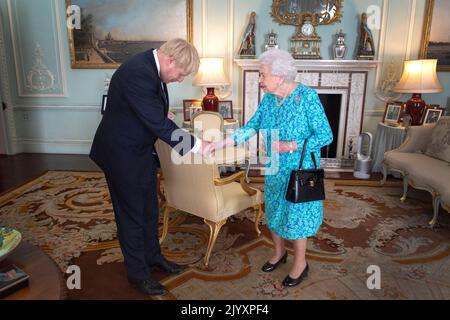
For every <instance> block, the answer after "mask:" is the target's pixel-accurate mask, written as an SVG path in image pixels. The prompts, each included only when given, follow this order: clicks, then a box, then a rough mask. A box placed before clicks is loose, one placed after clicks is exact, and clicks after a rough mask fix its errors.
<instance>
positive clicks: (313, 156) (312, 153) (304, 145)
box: [298, 139, 317, 170]
mask: <svg viewBox="0 0 450 320" xmlns="http://www.w3.org/2000/svg"><path fill="white" fill-rule="evenodd" d="M307 144H308V139H305V142H304V143H303V150H302V156H301V158H300V165H299V167H298V170H302V167H303V160H305V152H306V145H307ZM311 158H312V160H313V162H314V168H315V169H317V162H316V156H315V155H314V152H311Z"/></svg>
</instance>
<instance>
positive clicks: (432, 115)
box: [422, 108, 444, 124]
mask: <svg viewBox="0 0 450 320" xmlns="http://www.w3.org/2000/svg"><path fill="white" fill-rule="evenodd" d="M443 112H444V110H443V109H442V108H428V109H427V110H426V111H425V116H424V117H423V122H422V124H433V123H436V122H438V121H439V119H440V118H441V116H442V113H443Z"/></svg>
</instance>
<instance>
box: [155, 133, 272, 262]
mask: <svg viewBox="0 0 450 320" xmlns="http://www.w3.org/2000/svg"><path fill="white" fill-rule="evenodd" d="M155 146H156V151H157V153H158V156H159V159H160V162H161V169H162V172H163V175H164V190H165V196H166V207H165V210H164V219H163V231H162V235H161V238H160V243H162V242H163V241H164V238H165V237H166V236H167V232H168V224H169V215H170V213H171V212H173V211H175V210H181V211H184V212H188V213H190V214H193V215H195V216H197V217H200V218H203V219H204V221H205V223H206V224H207V225H208V226H209V228H210V236H209V242H208V246H207V249H206V254H205V258H204V264H205V265H206V266H208V263H209V258H210V255H211V252H212V248H213V247H214V244H215V242H216V240H217V235H218V234H219V231H220V229H221V228H222V226H223V225H224V224H225V223H226V221H227V219H228V217H230V216H232V215H234V214H236V213H239V212H240V211H242V210H244V209H247V208H253V209H254V210H255V211H256V219H255V229H256V233H257V235H258V236H259V235H260V234H261V231H260V230H259V227H258V224H259V221H260V218H261V214H262V203H263V197H262V193H261V191H260V190H257V189H253V188H251V187H250V186H248V185H247V183H246V180H245V172H244V171H240V172H238V173H236V174H233V175H232V176H229V177H227V178H220V175H219V169H218V166H217V164H216V163H215V162H214V161H205V160H204V159H203V158H202V157H201V156H200V155H198V154H192V153H188V154H186V155H185V156H183V157H181V156H180V155H179V154H178V153H176V152H175V151H172V149H171V148H170V146H169V145H167V144H166V143H164V142H162V141H161V140H158V142H157V143H156V145H155ZM210 160H213V158H211V159H210ZM236 180H238V181H239V182H236Z"/></svg>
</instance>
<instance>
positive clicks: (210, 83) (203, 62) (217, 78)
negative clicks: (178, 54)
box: [193, 58, 230, 112]
mask: <svg viewBox="0 0 450 320" xmlns="http://www.w3.org/2000/svg"><path fill="white" fill-rule="evenodd" d="M229 84H230V82H229V81H228V79H227V77H226V76H225V72H224V71H223V59H222V58H202V59H200V68H199V70H198V73H197V75H196V76H195V79H194V82H193V85H194V86H199V87H205V88H206V90H207V93H206V96H205V97H204V98H203V102H202V107H203V110H206V111H214V112H218V111H219V98H218V97H217V96H216V95H215V94H214V89H215V87H220V86H227V85H229Z"/></svg>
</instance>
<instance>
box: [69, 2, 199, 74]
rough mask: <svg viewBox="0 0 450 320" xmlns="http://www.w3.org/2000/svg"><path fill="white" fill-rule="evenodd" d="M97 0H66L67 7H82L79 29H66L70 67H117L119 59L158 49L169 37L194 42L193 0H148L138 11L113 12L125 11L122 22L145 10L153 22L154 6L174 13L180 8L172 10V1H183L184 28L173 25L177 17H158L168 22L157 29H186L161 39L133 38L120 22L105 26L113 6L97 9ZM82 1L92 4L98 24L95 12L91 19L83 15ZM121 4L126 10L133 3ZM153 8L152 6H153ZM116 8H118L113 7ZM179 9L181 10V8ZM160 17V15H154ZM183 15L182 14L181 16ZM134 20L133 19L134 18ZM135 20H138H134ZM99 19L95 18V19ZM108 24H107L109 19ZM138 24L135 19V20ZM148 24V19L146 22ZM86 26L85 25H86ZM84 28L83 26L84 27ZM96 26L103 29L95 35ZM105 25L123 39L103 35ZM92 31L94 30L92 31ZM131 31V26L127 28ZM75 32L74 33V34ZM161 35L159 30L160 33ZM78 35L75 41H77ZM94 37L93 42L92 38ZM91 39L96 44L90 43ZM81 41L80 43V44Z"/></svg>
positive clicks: (181, 3)
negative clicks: (98, 34)
mask: <svg viewBox="0 0 450 320" xmlns="http://www.w3.org/2000/svg"><path fill="white" fill-rule="evenodd" d="M95 2H96V0H66V8H70V6H71V5H78V6H79V8H80V9H81V23H80V24H81V29H78V30H77V29H75V30H74V29H73V28H69V27H68V29H67V31H68V35H69V49H70V64H71V67H72V69H117V68H118V67H119V66H120V65H121V63H122V62H124V61H125V60H126V59H128V58H130V57H131V56H133V55H135V54H137V53H139V52H142V51H145V50H148V49H151V48H157V47H159V46H160V45H161V44H162V43H164V42H166V41H167V40H170V38H185V39H186V40H187V41H189V42H190V43H193V42H192V41H193V39H192V38H193V18H192V15H193V14H192V12H193V0H171V1H157V0H148V1H145V2H140V3H145V6H146V7H145V8H139V10H135V11H133V10H128V11H127V10H122V11H118V12H117V11H116V12H114V14H117V15H119V14H122V13H123V14H124V16H123V17H121V18H122V19H119V21H121V22H122V23H124V22H123V21H126V16H125V15H129V16H130V21H131V19H132V18H133V17H135V16H136V11H139V14H140V17H143V15H145V14H146V13H147V16H146V17H145V21H156V20H157V19H156V18H155V19H152V14H156V13H157V12H162V11H158V10H156V9H155V6H159V7H161V6H166V8H165V9H164V10H163V11H164V14H165V15H166V14H167V13H168V12H173V14H174V15H177V14H178V13H179V12H180V10H179V11H175V10H173V7H174V2H175V3H178V2H179V4H178V5H179V6H181V5H184V3H186V15H185V18H186V29H184V28H176V27H175V26H172V25H171V24H173V21H172V20H179V19H172V20H171V19H169V18H167V19H162V20H161V19H159V21H165V22H166V23H167V25H166V26H165V25H160V26H159V25H158V28H159V27H160V28H161V30H164V28H166V29H173V30H176V31H177V32H178V30H180V29H183V30H182V31H183V32H184V31H186V32H185V33H183V35H181V34H174V35H167V36H161V39H158V40H145V39H144V40H142V39H136V38H134V39H133V37H135V33H134V32H131V31H130V32H129V34H127V33H126V31H127V30H126V28H125V27H123V26H122V27H121V25H115V26H113V27H111V26H110V25H108V24H107V23H106V22H105V21H106V18H107V13H105V12H106V10H114V8H115V7H114V6H108V5H105V8H104V10H105V12H104V11H100V9H101V8H102V7H101V6H98V5H97V6H95ZM83 4H85V5H87V4H89V6H91V8H93V9H92V10H99V16H100V18H99V19H98V20H99V21H100V22H99V23H98V24H95V12H94V14H92V13H89V14H88V15H87V17H89V15H91V18H90V20H89V19H87V17H86V16H84V15H83V11H84V8H83ZM123 6H125V7H126V6H128V7H127V9H132V8H130V7H132V5H131V4H130V2H129V1H128V0H123ZM99 8H100V9H99ZM152 8H153V9H152ZM116 10H117V9H116ZM181 11H182V10H181ZM72 14H73V12H71V11H70V10H69V9H68V10H67V19H71V18H72V17H73V16H72ZM157 18H159V17H157ZM183 18H184V16H183ZM133 19H135V18H133ZM136 20H137V19H136ZM97 22H98V21H97ZM108 23H110V22H109V21H108ZM136 23H138V22H136ZM149 23H151V22H149ZM125 24H126V26H127V27H128V26H130V24H131V25H132V23H125ZM86 25H87V27H86ZM83 27H84V28H83ZM99 28H102V31H103V32H102V33H103V34H102V36H100V37H96V32H97V31H98V29H99ZM106 28H113V30H116V31H117V30H118V32H119V34H121V35H122V37H124V38H122V39H117V40H116V39H114V36H113V35H112V34H114V32H109V33H108V34H107V35H105V32H104V31H105V29H106ZM86 29H87V30H89V31H88V32H83V31H82V30H86ZM92 30H95V31H92ZM129 30H131V29H129ZM74 32H76V33H74ZM149 33H152V30H150V28H149ZM161 34H162V33H161ZM165 34H170V32H166V33H165ZM77 38H78V41H77ZM94 40H95V41H94ZM93 42H94V43H95V44H93ZM80 43H82V45H81V44H80Z"/></svg>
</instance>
